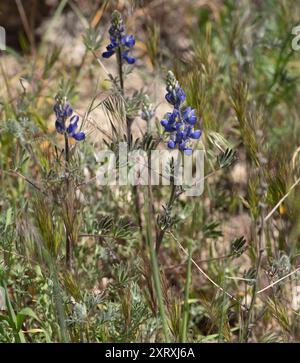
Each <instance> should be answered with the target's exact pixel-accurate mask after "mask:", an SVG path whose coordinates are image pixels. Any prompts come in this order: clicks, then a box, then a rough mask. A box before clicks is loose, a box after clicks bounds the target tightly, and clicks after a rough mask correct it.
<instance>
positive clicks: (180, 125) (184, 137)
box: [160, 71, 202, 155]
mask: <svg viewBox="0 0 300 363" xmlns="http://www.w3.org/2000/svg"><path fill="white" fill-rule="evenodd" d="M166 90H167V94H166V100H167V101H168V102H169V103H170V104H171V105H173V106H174V109H173V112H168V113H167V114H166V117H165V118H164V119H163V120H161V122H160V123H161V125H162V126H163V127H164V131H165V132H166V133H168V134H169V137H170V139H169V140H168V142H167V145H168V148H169V149H175V148H176V147H177V148H178V149H179V150H181V151H183V152H184V153H185V154H186V155H191V154H192V151H193V149H192V147H191V139H199V138H200V136H201V133H202V132H201V130H195V129H194V126H195V124H196V123H197V116H196V111H195V110H194V109H192V108H191V107H189V106H188V107H185V108H184V107H183V103H184V101H185V98H186V96H185V93H184V91H183V89H182V88H181V87H180V85H179V83H178V81H177V79H176V78H175V76H174V74H173V73H172V72H171V71H169V72H168V76H167V88H166Z"/></svg>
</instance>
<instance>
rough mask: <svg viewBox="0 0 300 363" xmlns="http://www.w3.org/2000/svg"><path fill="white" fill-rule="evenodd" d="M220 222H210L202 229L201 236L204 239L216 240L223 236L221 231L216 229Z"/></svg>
mask: <svg viewBox="0 0 300 363" xmlns="http://www.w3.org/2000/svg"><path fill="white" fill-rule="evenodd" d="M219 226H220V222H218V221H211V222H209V223H207V224H206V225H205V226H204V227H203V235H204V237H205V238H218V237H221V236H223V233H222V231H221V230H220V229H219V228H218V227H219Z"/></svg>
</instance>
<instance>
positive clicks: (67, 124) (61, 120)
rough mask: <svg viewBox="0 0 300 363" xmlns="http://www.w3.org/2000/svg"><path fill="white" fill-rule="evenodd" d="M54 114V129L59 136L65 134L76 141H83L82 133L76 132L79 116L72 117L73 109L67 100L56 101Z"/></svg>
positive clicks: (83, 134) (83, 135)
mask: <svg viewBox="0 0 300 363" xmlns="http://www.w3.org/2000/svg"><path fill="white" fill-rule="evenodd" d="M54 112H55V115H56V121H55V128H56V131H57V132H58V133H59V134H66V135H67V136H68V137H73V138H74V139H75V140H77V141H81V140H84V139H85V133H84V132H83V131H79V132H77V130H78V121H79V116H77V115H73V109H72V107H71V106H70V104H69V102H68V101H67V100H64V101H62V100H61V99H57V101H56V104H55V105H54ZM72 115H73V116H72Z"/></svg>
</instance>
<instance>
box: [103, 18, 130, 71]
mask: <svg viewBox="0 0 300 363" xmlns="http://www.w3.org/2000/svg"><path fill="white" fill-rule="evenodd" d="M108 32H109V37H110V44H108V46H107V47H106V51H105V52H104V53H102V57H104V58H110V57H111V56H112V55H114V54H115V53H116V51H117V50H118V49H120V51H121V57H122V59H123V60H125V61H126V62H127V63H128V64H133V63H135V58H134V57H130V56H129V51H130V50H131V48H133V46H134V45H135V38H134V36H133V35H128V34H126V32H125V26H124V24H123V19H122V16H121V14H120V13H119V12H118V11H114V13H113V15H112V20H111V26H110V28H109V31H108Z"/></svg>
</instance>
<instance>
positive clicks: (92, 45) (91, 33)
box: [83, 28, 103, 51]
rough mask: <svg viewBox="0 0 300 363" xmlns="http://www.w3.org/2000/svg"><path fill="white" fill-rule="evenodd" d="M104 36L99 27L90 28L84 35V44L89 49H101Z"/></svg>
mask: <svg viewBox="0 0 300 363" xmlns="http://www.w3.org/2000/svg"><path fill="white" fill-rule="evenodd" d="M102 40H103V39H102V37H101V35H100V32H99V31H98V30H97V29H94V28H89V29H87V30H86V32H85V34H84V36H83V42H84V45H85V46H86V48H87V49H88V50H91V51H96V50H98V49H100V47H101V44H102Z"/></svg>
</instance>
